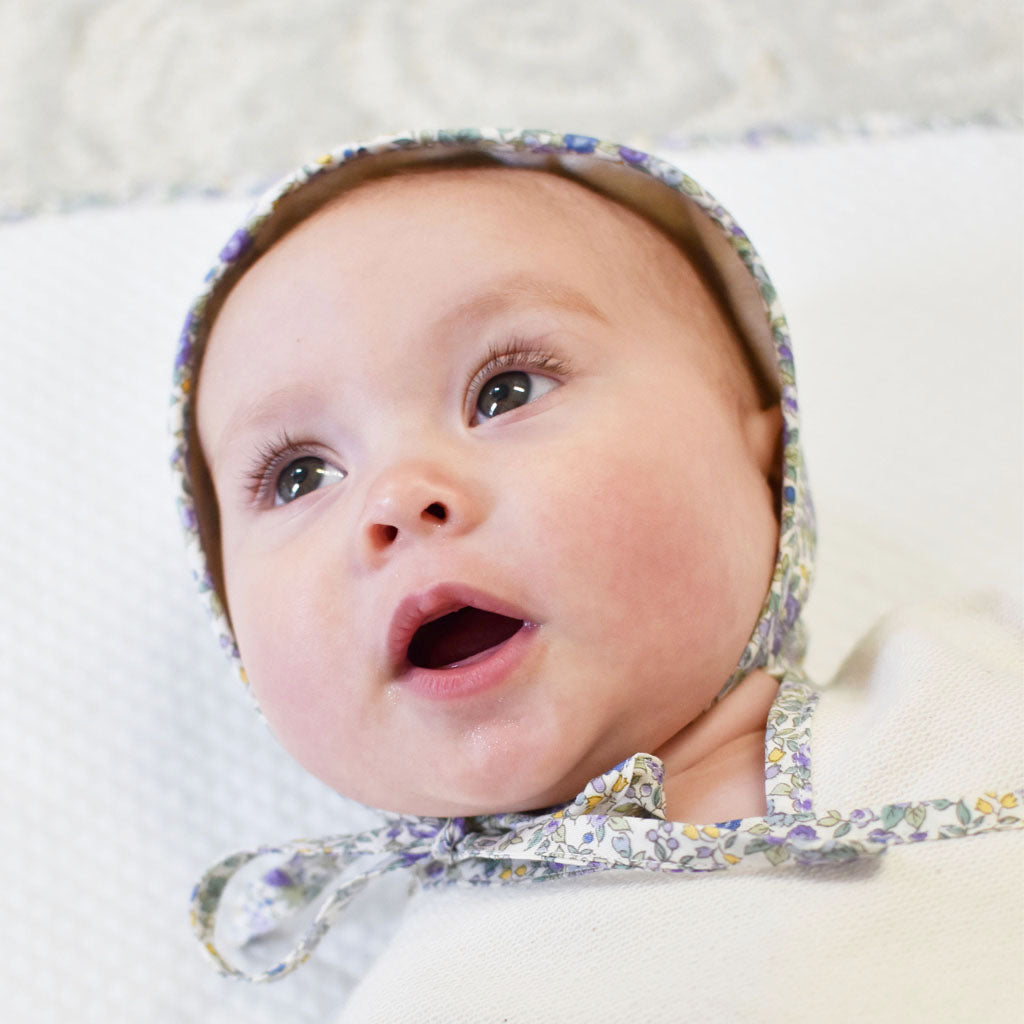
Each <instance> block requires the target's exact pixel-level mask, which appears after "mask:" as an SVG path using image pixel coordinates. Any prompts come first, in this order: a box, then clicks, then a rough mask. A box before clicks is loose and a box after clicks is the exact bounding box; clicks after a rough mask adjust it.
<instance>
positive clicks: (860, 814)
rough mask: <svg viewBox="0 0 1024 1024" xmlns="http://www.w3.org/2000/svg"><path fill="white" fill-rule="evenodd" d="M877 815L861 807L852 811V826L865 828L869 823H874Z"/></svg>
mask: <svg viewBox="0 0 1024 1024" xmlns="http://www.w3.org/2000/svg"><path fill="white" fill-rule="evenodd" d="M876 817H877V815H876V814H875V813H874V812H873V811H871V810H870V809H869V808H867V807H860V808H858V809H857V810H855V811H850V821H851V823H852V824H854V825H857V826H858V827H861V828H863V827H864V826H865V825H866V824H868V822H870V821H874V820H875V818H876Z"/></svg>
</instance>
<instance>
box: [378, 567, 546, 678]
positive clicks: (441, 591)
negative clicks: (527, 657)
mask: <svg viewBox="0 0 1024 1024" xmlns="http://www.w3.org/2000/svg"><path fill="white" fill-rule="evenodd" d="M466 607H472V608H479V609H481V610H482V611H485V612H494V613H495V614H496V615H506V616H508V617H509V618H510V619H522V620H523V621H524V622H526V621H529V617H528V616H527V614H526V613H525V612H524V611H523V610H522V609H521V608H518V607H516V606H515V605H513V604H511V603H509V602H508V601H505V600H504V599H502V598H500V597H495V596H494V595H493V594H488V593H485V592H484V591H482V590H477V589H476V588H475V587H471V586H469V585H468V584H465V583H438V584H436V585H434V586H432V587H428V588H427V589H426V590H419V591H416V592H414V593H412V594H409V595H408V596H407V597H404V598H402V600H401V601H399V603H398V607H397V608H396V609H395V612H394V614H393V615H392V616H391V624H390V626H389V627H388V633H387V651H388V659H389V661H390V664H391V666H392V668H393V670H394V672H395V674H398V673H399V672H401V671H402V669H403V668H405V667H406V665H407V664H408V658H407V653H408V650H409V644H410V643H411V641H412V638H413V636H414V635H415V634H416V630H418V629H419V628H420V626H422V625H423V624H424V623H427V622H433V621H434V619H439V618H441V616H443V615H448V614H449V613H450V612H454V611H458V609H459V608H466Z"/></svg>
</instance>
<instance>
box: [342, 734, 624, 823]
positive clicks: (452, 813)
mask: <svg viewBox="0 0 1024 1024" xmlns="http://www.w3.org/2000/svg"><path fill="white" fill-rule="evenodd" d="M519 740H520V741H519V742H518V743H517V744H516V745H515V746H516V747H517V748H519V749H516V750H511V751H505V752H503V751H502V750H501V749H500V747H499V746H498V745H497V743H496V742H495V741H494V739H493V738H492V740H491V743H490V744H489V745H484V744H482V743H481V741H480V739H479V738H475V739H474V742H473V743H471V744H470V745H469V749H468V750H464V751H462V754H461V756H458V757H455V758H450V759H449V760H448V762H447V763H444V764H440V765H437V766H435V767H434V769H433V770H431V769H430V768H426V767H425V768H424V769H423V770H421V771H413V772H409V773H408V774H407V775H405V777H404V778H403V777H401V775H399V776H398V777H393V778H390V779H385V778H382V777H380V776H378V777H376V778H373V779H370V778H365V779H362V780H358V781H356V780H353V781H352V783H351V784H350V785H345V784H344V783H343V784H341V785H333V784H332V782H331V781H330V780H326V779H325V780H324V781H326V782H328V785H332V788H334V789H335V790H336V791H337V792H339V793H340V794H341V795H342V796H346V797H349V798H351V799H355V800H357V801H358V802H359V803H362V804H365V805H366V806H369V807H373V808H376V809H378V810H382V811H390V812H392V813H396V814H412V815H417V816H422V817H437V818H454V817H476V816H479V815H489V814H504V813H513V812H529V811H540V810H544V809H546V808H549V807H555V806H558V805H562V804H567V803H569V802H571V801H572V800H573V799H574V798H575V797H576V795H577V794H578V793H579V792H580V791H581V790H582V789H583V788H584V787H585V786H586V784H587V783H588V782H589V781H590V780H591V779H592V778H594V777H595V776H597V775H600V774H602V773H603V772H605V771H607V770H608V769H609V768H611V767H612V766H613V765H615V764H616V763H618V761H621V760H622V757H619V758H617V759H616V758H614V756H611V755H610V756H609V758H608V759H607V760H608V763H607V764H604V763H603V761H604V760H605V759H601V758H600V757H599V758H598V759H597V760H591V759H586V763H583V764H581V763H579V762H578V761H573V759H571V758H569V757H567V756H566V754H567V753H568V752H567V751H566V750H565V747H564V744H563V745H562V747H561V748H560V749H555V750H549V751H542V752H540V753H539V754H533V755H532V756H530V755H527V754H526V753H525V752H524V751H523V750H522V749H521V748H522V747H523V746H524V744H523V742H522V737H520V738H519ZM467 755H468V756H467ZM625 756H628V755H625ZM596 763H600V767H598V768H592V767H591V766H590V765H591V764H596Z"/></svg>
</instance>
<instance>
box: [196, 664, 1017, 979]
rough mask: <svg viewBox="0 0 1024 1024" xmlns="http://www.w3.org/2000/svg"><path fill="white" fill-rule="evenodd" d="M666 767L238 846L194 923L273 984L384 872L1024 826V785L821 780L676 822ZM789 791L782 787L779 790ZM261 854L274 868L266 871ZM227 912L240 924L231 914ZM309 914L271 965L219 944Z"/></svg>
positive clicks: (712, 854)
mask: <svg viewBox="0 0 1024 1024" xmlns="http://www.w3.org/2000/svg"><path fill="white" fill-rule="evenodd" d="M785 688H786V689H791V694H792V696H793V697H794V698H797V699H799V698H800V697H805V698H806V691H807V690H809V687H806V685H805V684H801V685H797V686H793V687H792V688H791V687H789V686H786V687H785ZM792 691H796V692H792ZM801 691H804V692H803V693H801ZM776 737H777V743H778V745H777V746H773V745H772V744H771V743H770V744H769V747H768V750H767V756H768V761H769V762H770V764H771V766H772V767H774V768H778V769H780V770H781V772H780V774H781V775H782V777H783V778H786V776H787V771H786V770H787V768H788V767H790V766H792V768H793V769H794V771H793V773H792V774H791V775H790V777H791V778H796V777H797V776H799V775H800V774H802V771H801V769H802V768H803V766H802V765H801V758H802V756H803V754H802V753H801V748H800V746H799V745H797V747H796V749H795V750H789V749H787V747H788V745H787V744H786V743H785V742H783V740H782V737H778V736H777V734H776ZM774 751H779V752H780V756H778V757H775V756H774ZM663 771H664V769H663V765H662V762H661V761H660V760H659V759H658V758H657V757H654V756H653V755H651V754H636V755H634V756H633V757H631V758H629V759H628V760H626V761H624V762H623V763H622V764H620V765H617V766H616V767H615V768H613V769H612V770H611V771H609V772H606V773H605V774H604V775H601V776H598V777H597V778H595V779H592V780H591V781H590V782H589V783H588V784H587V786H586V788H585V789H584V790H583V792H581V793H580V794H579V795H578V796H577V797H576V798H575V800H573V801H572V802H571V803H569V804H566V805H564V806H563V807H560V808H557V809H554V810H550V809H549V810H547V811H543V812H540V813H511V814H495V815H486V816H480V817H472V818H426V817H412V816H396V817H394V818H392V819H390V820H389V821H387V822H386V823H384V824H382V825H380V826H379V827H378V828H374V829H369V830H367V831H365V832H360V833H357V834H353V835H338V836H328V837H325V838H322V839H318V840H312V841H298V842H293V843H287V844H284V845H282V846H278V847H261V848H259V849H257V850H252V851H245V852H242V853H236V854H233V855H231V856H229V857H226V858H225V859H224V860H222V861H220V862H219V863H217V864H215V865H214V866H213V867H212V868H210V870H209V871H207V872H206V874H205V875H204V876H203V878H202V879H201V880H200V882H199V883H198V885H197V886H196V887H195V890H194V891H193V893H192V912H191V919H192V927H193V928H194V930H195V932H196V935H197V936H198V938H199V940H200V942H201V943H202V946H203V948H204V949H205V951H206V953H207V955H208V956H209V957H210V958H211V959H212V960H213V962H214V964H215V966H216V967H217V969H218V970H219V971H220V972H221V973H222V974H225V975H229V976H232V977H237V978H243V979H246V980H248V981H271V980H274V979H276V978H280V977H284V975H286V974H289V973H290V972H291V971H293V970H295V968H296V967H298V966H300V965H301V964H303V963H304V962H305V961H306V960H308V959H309V957H310V955H311V953H312V952H313V950H314V949H315V948H316V946H317V944H318V943H319V942H320V940H321V939H322V938H323V936H324V935H325V934H326V933H327V931H328V930H329V929H330V927H331V926H332V924H333V923H334V922H335V920H337V918H338V916H339V915H340V914H341V912H342V911H343V910H344V909H345V907H346V906H347V905H348V904H349V902H350V901H351V900H352V898H353V897H354V896H356V895H357V894H358V893H360V892H361V891H362V890H363V889H364V888H365V887H366V886H367V885H368V884H369V883H370V882H371V881H372V880H373V879H375V878H377V877H379V876H381V875H384V874H387V873H389V872H391V871H395V870H397V869H408V870H409V871H410V872H411V874H412V876H413V877H414V878H415V879H417V880H418V881H419V882H420V884H421V885H424V886H437V885H443V884H461V885H467V884H468V885H488V884H490V885H494V884H503V883H511V882H517V881H524V880H540V879H553V878H560V877H565V876H569V875H578V874H583V873H587V872H594V871H602V870H610V869H624V868H633V869H640V870H644V871H656V872H674V873H688V872H692V873H704V872H708V871H718V870H722V869H726V868H733V867H735V866H737V865H740V863H741V862H744V863H746V864H750V865H755V866H764V865H765V864H768V865H771V866H772V867H779V866H781V865H793V864H800V865H806V866H816V865H823V864H835V863H837V862H849V861H852V860H856V859H858V858H860V857H864V856H872V855H877V854H880V853H884V852H885V851H886V850H887V849H888V848H889V847H890V846H892V845H898V844H903V843H916V842H921V841H924V840H930V839H950V838H955V837H958V836H966V835H974V834H977V833H979V832H984V831H994V830H1003V829H1008V828H1020V827H1022V825H1024V819H1022V818H1020V817H1019V816H1017V815H1016V814H1015V813H1014V811H1013V809H1015V808H1017V807H1019V806H1021V805H1024V790H1020V791H1014V792H1013V793H1004V794H1000V793H997V792H995V791H992V792H988V791H986V792H984V793H981V792H979V793H973V794H969V795H965V796H963V797H961V798H960V799H959V800H926V801H918V802H908V803H898V804H885V805H883V806H881V807H877V808H873V809H872V808H857V809H854V810H850V811H846V812H840V811H837V810H827V811H821V810H814V809H811V801H810V788H809V784H805V785H804V786H803V787H792V788H791V790H790V791H789V792H777V793H775V794H774V795H773V794H769V796H768V813H767V815H765V816H764V817H755V818H742V819H735V820H733V821H723V822H717V823H715V824H713V825H694V824H688V823H684V822H674V821H668V820H666V818H665V814H664V794H663V792H662V779H663ZM776 778H777V776H776ZM788 785H789V783H788V782H780V783H779V785H777V786H775V787H774V788H775V789H776V790H781V789H785V788H786V787H787V786H788ZM1008 809H1009V810H1008ZM257 860H261V861H263V862H264V863H263V864H260V865H255V864H254V862H255V861H257ZM254 866H255V867H256V868H257V870H255V871H253V870H252V869H253V867H254ZM242 872H244V874H245V875H246V876H248V877H247V878H246V877H243V876H242V875H241V873H242ZM236 876H240V877H238V878H237V879H236ZM233 879H234V880H235V884H234V885H231V886H230V888H229V883H230V882H232V880H233ZM314 908H315V911H314ZM225 911H227V915H226V916H227V917H228V918H230V919H231V920H230V922H229V921H221V920H220V918H221V917H224V916H225ZM311 913H312V920H309V918H310V915H311ZM307 920H308V921H309V923H308V924H307V925H306V927H305V930H304V931H303V932H302V933H301V935H300V936H299V937H298V938H297V939H295V940H294V941H292V944H291V946H290V948H289V950H288V952H287V954H286V955H285V956H284V957H282V958H281V959H280V960H279V961H278V962H277V963H275V964H274V965H273V966H271V967H269V968H267V969H265V970H258V971H250V970H248V969H246V968H245V967H243V966H239V965H238V964H236V963H232V962H230V961H229V959H228V958H227V956H226V955H225V954H224V953H223V952H222V951H221V949H220V948H219V945H218V943H219V941H220V932H221V931H228V930H230V931H232V932H233V933H234V935H233V942H232V945H233V946H234V948H235V950H237V951H238V952H239V953H240V954H241V956H242V957H243V958H246V959H248V958H249V950H248V949H247V948H246V947H250V946H256V945H258V943H259V940H261V939H267V938H271V937H275V936H276V937H278V938H280V937H281V936H282V935H284V936H285V937H286V938H287V937H288V936H290V935H293V934H296V933H298V932H299V930H300V929H301V927H302V923H303V921H307ZM225 926H226V927H225Z"/></svg>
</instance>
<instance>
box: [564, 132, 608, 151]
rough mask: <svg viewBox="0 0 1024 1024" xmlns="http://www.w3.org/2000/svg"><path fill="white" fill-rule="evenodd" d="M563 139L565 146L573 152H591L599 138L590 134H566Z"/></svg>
mask: <svg viewBox="0 0 1024 1024" xmlns="http://www.w3.org/2000/svg"><path fill="white" fill-rule="evenodd" d="M564 141H565V148H566V149H570V150H572V151H573V152H574V153H593V152H594V147H595V146H596V145H597V143H598V141H599V140H598V139H595V138H594V137H593V136H591V135H566V136H565V139H564Z"/></svg>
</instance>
